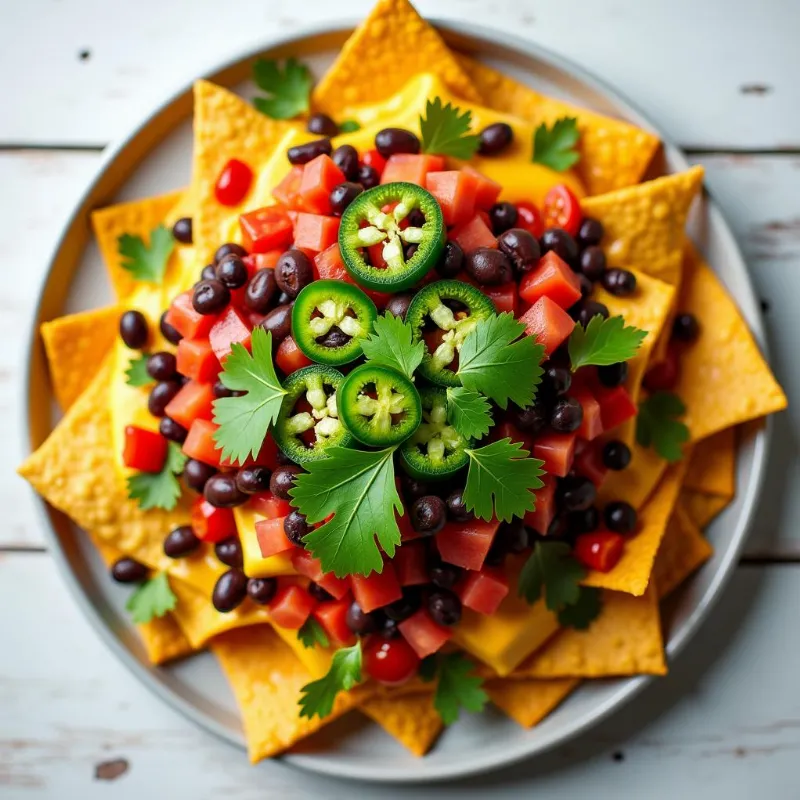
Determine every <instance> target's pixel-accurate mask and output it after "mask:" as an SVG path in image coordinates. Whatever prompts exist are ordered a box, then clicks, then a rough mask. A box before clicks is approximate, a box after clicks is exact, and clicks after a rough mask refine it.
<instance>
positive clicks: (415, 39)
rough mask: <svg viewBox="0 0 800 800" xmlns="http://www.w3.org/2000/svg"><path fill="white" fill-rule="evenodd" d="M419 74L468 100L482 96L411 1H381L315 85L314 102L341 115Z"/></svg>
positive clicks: (390, 91)
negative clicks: (429, 75)
mask: <svg viewBox="0 0 800 800" xmlns="http://www.w3.org/2000/svg"><path fill="white" fill-rule="evenodd" d="M419 72H432V73H434V74H436V75H438V76H439V77H440V78H441V79H442V80H443V81H444V82H445V83H446V84H447V86H448V87H450V89H452V90H453V91H454V92H457V93H458V94H459V95H461V97H463V98H465V99H466V100H474V101H476V102H477V101H479V100H480V99H481V97H480V95H479V94H478V92H477V90H476V89H475V88H474V87H473V85H472V82H471V81H470V79H469V77H468V76H467V75H466V73H465V72H464V71H463V70H462V69H461V67H460V65H459V63H458V61H457V60H456V57H455V56H454V55H453V54H452V53H451V52H450V50H448V48H447V45H446V44H445V43H444V41H443V39H442V37H441V36H439V34H438V33H437V32H436V30H435V29H434V28H433V27H432V26H431V25H429V24H428V23H427V22H426V21H425V20H424V19H422V17H420V15H419V14H418V13H417V12H416V10H415V9H414V7H413V6H412V5H411V3H409V2H408V0H378V2H377V3H376V4H375V6H374V7H373V9H372V11H371V12H370V15H369V16H368V17H367V18H366V19H365V20H364V21H363V22H362V23H361V24H360V25H359V26H358V28H356V30H355V31H354V32H353V34H352V35H351V36H350V38H349V39H348V40H347V42H345V45H344V47H342V51H341V53H340V54H339V57H338V58H337V59H336V61H335V62H334V64H333V66H332V67H331V68H330V69H329V70H328V72H327V73H326V75H325V76H324V77H323V78H322V79H321V80H320V82H319V83H318V84H317V86H316V88H315V89H314V93H313V95H312V101H313V105H314V107H315V108H316V109H318V110H320V111H324V112H325V113H327V114H330V115H332V116H333V117H335V118H337V119H338V117H339V113H340V111H341V109H342V107H343V106H350V105H355V104H361V103H375V102H380V101H382V100H385V98H386V97H387V96H388V95H391V94H394V92H396V91H397V90H398V89H400V87H402V86H403V84H404V83H405V82H406V81H407V80H408V79H409V78H412V77H413V76H414V75H416V74H417V73H419Z"/></svg>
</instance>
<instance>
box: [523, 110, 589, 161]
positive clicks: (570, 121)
mask: <svg viewBox="0 0 800 800" xmlns="http://www.w3.org/2000/svg"><path fill="white" fill-rule="evenodd" d="M579 138H580V131H578V120H577V119H575V118H574V117H562V118H561V119H557V120H556V121H555V122H554V123H553V127H552V128H548V127H547V125H546V124H545V123H544V122H543V123H542V124H541V125H540V126H539V127H538V128H537V129H536V131H535V132H534V134H533V156H532V157H531V161H533V163H534V164H542V165H544V166H545V167H550V169H554V170H555V171H556V172H564V171H565V170H568V169H569V168H570V167H571V166H573V165H574V164H576V163H577V161H578V159H579V158H580V157H581V156H580V153H579V152H578V151H577V150H576V149H575V146H576V145H577V144H578V139H579Z"/></svg>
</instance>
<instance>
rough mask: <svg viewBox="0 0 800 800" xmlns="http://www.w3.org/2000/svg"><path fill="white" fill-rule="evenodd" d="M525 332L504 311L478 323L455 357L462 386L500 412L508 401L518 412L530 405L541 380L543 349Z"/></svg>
mask: <svg viewBox="0 0 800 800" xmlns="http://www.w3.org/2000/svg"><path fill="white" fill-rule="evenodd" d="M524 332H525V325H523V324H522V323H521V322H518V321H517V320H515V319H514V315H513V314H510V313H509V312H507V311H506V312H504V313H502V314H499V315H494V316H491V317H487V318H486V319H482V320H480V322H478V324H477V325H476V326H475V327H474V328H473V329H472V331H470V333H469V334H468V335H467V338H466V339H464V343H463V344H462V345H461V350H460V351H459V354H458V373H457V374H458V377H459V378H461V385H462V386H463V387H464V388H465V389H471V390H472V391H473V392H480V393H481V394H485V395H486V396H487V397H489V398H490V399H492V400H494V401H495V403H497V404H498V405H499V406H500V408H507V406H508V401H509V399H511V400H513V401H514V402H515V403H516V404H517V405H518V406H519V407H520V408H526V407H527V406H529V405H531V403H533V398H534V397H535V395H536V387H537V386H538V385H539V382H540V381H541V379H542V367H541V365H540V362H541V360H542V359H543V358H544V346H543V345H541V344H537V343H536V340H535V339H534V337H533V336H523V333H524ZM520 336H522V338H520Z"/></svg>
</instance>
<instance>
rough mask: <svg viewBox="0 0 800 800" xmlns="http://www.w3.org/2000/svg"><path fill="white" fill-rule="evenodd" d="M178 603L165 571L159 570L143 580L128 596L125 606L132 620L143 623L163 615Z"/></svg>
mask: <svg viewBox="0 0 800 800" xmlns="http://www.w3.org/2000/svg"><path fill="white" fill-rule="evenodd" d="M177 604H178V598H177V597H175V595H174V594H173V592H172V589H171V588H170V585H169V579H168V578H167V573H166V572H159V573H158V575H154V576H153V577H152V578H150V580H148V581H145V582H144V583H143V584H142V585H141V586H140V587H139V588H138V589H137V590H136V591H135V592H134V593H133V594H132V595H131V596H130V597H129V598H128V602H127V603H126V604H125V608H126V609H127V610H128V611H129V612H130V615H131V619H132V620H133V621H134V622H138V623H139V624H143V623H145V622H150V620H152V619H153V617H163V616H164V614H166V613H167V612H168V611H172V609H174V608H175V606H176V605H177Z"/></svg>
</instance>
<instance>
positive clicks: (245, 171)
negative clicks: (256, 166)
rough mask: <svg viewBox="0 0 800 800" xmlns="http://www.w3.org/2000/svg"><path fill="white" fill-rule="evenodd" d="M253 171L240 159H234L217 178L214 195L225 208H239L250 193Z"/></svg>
mask: <svg viewBox="0 0 800 800" xmlns="http://www.w3.org/2000/svg"><path fill="white" fill-rule="evenodd" d="M252 182H253V170H251V169H250V167H248V166H247V164H245V163H244V161H239V159H238V158H232V159H231V160H230V161H229V162H228V163H227V164H226V165H225V166H224V167H223V168H222V172H220V174H219V178H217V185H216V186H215V187H214V194H215V195H216V197H217V201H218V202H219V203H221V204H222V205H223V206H238V205H239V203H241V202H242V200H244V198H245V195H246V194H247V193H248V192H249V191H250V184H251V183H252Z"/></svg>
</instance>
